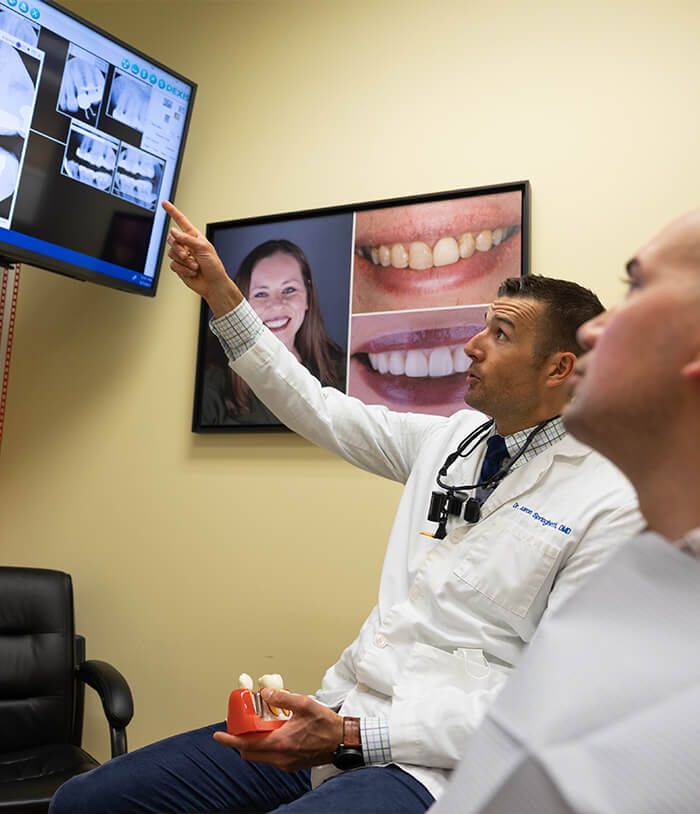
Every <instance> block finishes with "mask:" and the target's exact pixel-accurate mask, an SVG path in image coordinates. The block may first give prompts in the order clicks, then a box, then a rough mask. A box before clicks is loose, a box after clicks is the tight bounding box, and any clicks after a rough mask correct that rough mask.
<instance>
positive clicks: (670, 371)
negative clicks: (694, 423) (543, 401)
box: [564, 210, 700, 471]
mask: <svg viewBox="0 0 700 814" xmlns="http://www.w3.org/2000/svg"><path fill="white" fill-rule="evenodd" d="M627 273H628V276H629V293H628V295H627V297H626V298H625V300H624V301H623V302H622V303H621V304H620V305H618V306H617V307H616V308H614V309H613V310H611V311H608V312H606V313H604V314H601V315H600V316H598V317H596V318H595V319H593V320H591V321H590V322H587V323H585V324H584V325H582V326H581V328H580V329H579V342H580V344H581V345H582V346H583V347H584V348H587V349H588V352H587V353H586V354H585V355H584V356H583V357H581V358H580V359H579V360H578V361H577V365H576V373H575V375H574V378H573V385H572V395H573V399H572V401H571V403H570V404H569V405H568V406H567V408H566V410H565V412H564V420H565V422H566V425H567V427H568V428H569V429H570V430H571V432H572V433H573V434H574V435H576V436H577V437H578V438H580V439H581V440H582V441H584V442H586V443H588V444H590V445H591V446H593V447H595V448H596V449H598V450H599V451H600V452H602V453H604V454H606V455H608V456H609V457H610V458H611V459H612V460H613V461H614V462H615V463H617V464H618V465H620V466H622V467H623V468H625V471H629V465H630V463H632V465H634V462H635V461H639V462H640V463H641V462H642V461H646V463H647V464H648V462H649V460H650V457H651V455H652V452H651V450H650V447H649V444H650V443H651V444H653V441H654V439H655V438H659V437H660V436H661V433H662V432H663V430H664V427H665V428H667V429H668V428H669V427H671V426H674V424H675V423H677V422H678V420H679V416H681V415H684V414H688V413H692V410H693V409H694V408H693V407H692V404H693V401H692V396H693V392H694V390H695V389H696V388H697V386H698V384H697V378H696V379H695V380H693V378H692V377H688V375H687V373H688V371H689V370H690V369H691V366H692V365H693V361H694V360H696V363H697V360H698V359H699V358H700V210H699V211H697V212H695V213H692V214H691V215H688V216H686V217H684V218H682V219H680V220H679V221H676V222H675V223H673V224H671V226H669V227H667V229H665V230H664V231H663V232H662V233H661V234H660V235H659V236H658V237H657V238H655V239H654V240H653V241H651V243H649V244H647V245H646V246H645V247H644V248H642V249H641V250H640V251H639V252H638V253H637V255H636V256H635V257H634V259H632V260H630V262H629V263H628V264H627ZM684 408H690V409H689V410H688V409H686V410H685V412H684ZM688 452H689V453H690V450H688Z"/></svg>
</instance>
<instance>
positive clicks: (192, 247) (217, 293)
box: [163, 201, 243, 317]
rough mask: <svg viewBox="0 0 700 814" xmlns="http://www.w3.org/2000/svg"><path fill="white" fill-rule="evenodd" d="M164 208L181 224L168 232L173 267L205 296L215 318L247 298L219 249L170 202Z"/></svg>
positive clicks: (166, 202) (182, 278)
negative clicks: (226, 267)
mask: <svg viewBox="0 0 700 814" xmlns="http://www.w3.org/2000/svg"><path fill="white" fill-rule="evenodd" d="M163 209H165V211H166V212H167V213H168V215H170V217H171V218H172V219H173V220H174V221H175V223H177V225H178V226H179V227H180V228H179V229H175V228H173V227H171V229H170V232H169V233H168V244H169V246H170V249H169V251H168V257H169V258H170V260H171V262H170V268H171V269H172V270H173V271H174V272H175V274H177V275H178V277H179V278H180V279H181V280H182V282H183V283H184V284H185V285H186V286H187V287H188V288H191V289H192V291H194V292H196V293H197V294H199V295H200V297H204V299H205V300H206V301H207V303H208V304H209V307H210V308H211V310H212V312H213V314H214V316H215V317H220V316H223V315H224V314H227V313H228V312H229V311H231V310H232V309H233V308H235V307H236V306H237V305H239V303H241V302H242V301H243V295H242V294H241V292H240V290H239V289H238V286H237V285H236V284H235V283H234V282H233V280H232V279H231V278H230V277H229V276H228V274H227V273H226V269H225V268H224V264H223V263H222V262H221V258H220V257H219V255H218V254H217V253H216V249H215V248H214V247H213V246H212V244H211V243H210V242H209V241H208V240H207V239H206V237H204V235H203V234H202V233H201V232H200V231H199V229H197V228H195V227H194V226H193V225H192V224H191V223H190V222H189V220H187V218H186V217H185V216H184V215H183V214H182V212H180V210H179V209H177V207H175V206H173V204H171V203H170V202H169V201H164V202H163Z"/></svg>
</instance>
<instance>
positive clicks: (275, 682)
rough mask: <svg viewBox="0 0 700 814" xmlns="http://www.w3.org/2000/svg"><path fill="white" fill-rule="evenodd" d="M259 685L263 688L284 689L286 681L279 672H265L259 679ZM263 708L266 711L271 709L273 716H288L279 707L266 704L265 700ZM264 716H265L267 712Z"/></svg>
mask: <svg viewBox="0 0 700 814" xmlns="http://www.w3.org/2000/svg"><path fill="white" fill-rule="evenodd" d="M258 687H260V689H261V690H265V689H269V690H283V689H284V682H283V681H282V676H281V675H280V674H279V673H265V675H264V676H260V678H259V679H258ZM263 709H264V712H265V713H267V710H268V709H269V711H270V713H272V717H273V718H279V717H280V716H282V717H284V718H286V717H287V715H285V714H284V712H283V711H282V710H281V709H280V708H279V707H273V706H268V705H267V704H265V702H263ZM263 717H265V714H264V715H263Z"/></svg>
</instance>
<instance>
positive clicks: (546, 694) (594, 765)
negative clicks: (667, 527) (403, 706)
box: [430, 532, 700, 814]
mask: <svg viewBox="0 0 700 814" xmlns="http://www.w3.org/2000/svg"><path fill="white" fill-rule="evenodd" d="M699 620H700V561H699V560H696V559H694V558H693V557H692V555H689V554H687V553H685V552H682V551H679V550H678V549H676V548H675V547H674V546H672V545H671V544H670V543H668V542H667V541H666V540H664V539H663V538H661V537H659V536H658V535H656V534H652V533H650V532H648V533H646V534H643V535H640V536H639V537H638V538H637V539H634V540H631V541H629V542H628V543H627V544H626V545H624V546H622V548H621V549H620V550H619V551H618V552H616V554H615V555H614V556H613V557H611V558H610V560H609V561H608V562H606V563H605V564H604V565H603V567H602V568H601V569H600V570H599V571H598V572H597V573H596V574H594V575H593V576H592V577H591V579H590V580H588V581H587V584H586V585H584V587H583V588H582V589H581V590H580V591H579V592H577V593H576V595H575V596H573V597H572V598H571V600H570V601H569V602H567V603H565V604H564V605H563V607H561V608H558V609H556V610H554V611H553V612H552V613H551V614H549V613H548V614H547V616H546V617H545V619H544V620H543V623H542V626H541V627H540V629H539V630H538V632H537V635H536V636H535V639H534V641H533V642H532V644H531V646H530V647H529V648H528V650H527V652H526V653H525V654H524V655H523V658H522V660H521V661H520V663H519V664H518V667H517V669H516V670H515V671H514V673H513V675H512V677H511V679H510V680H509V682H508V685H507V686H506V687H505V689H504V690H503V693H502V694H501V695H500V696H499V698H498V699H497V700H496V702H495V704H494V705H493V707H492V708H491V709H490V710H489V712H488V713H487V715H486V718H485V720H484V722H483V724H482V727H481V728H480V729H479V730H478V731H477V733H476V734H475V735H474V737H473V738H472V741H471V743H470V744H469V745H468V747H467V750H466V753H465V755H464V757H463V759H462V762H461V763H460V765H459V767H458V769H457V770H456V771H455V773H454V776H453V778H452V780H451V782H450V783H449V785H448V787H447V789H446V791H445V793H444V795H443V796H442V798H441V799H440V800H439V801H438V802H437V804H436V805H435V806H434V807H433V808H431V809H430V814H666V813H667V812H668V814H698V811H700V772H699V771H698V743H699V742H700V717H699V716H700V647H698V621H699Z"/></svg>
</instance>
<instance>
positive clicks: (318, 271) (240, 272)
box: [192, 181, 530, 432]
mask: <svg viewBox="0 0 700 814" xmlns="http://www.w3.org/2000/svg"><path fill="white" fill-rule="evenodd" d="M529 215H530V185H529V182H528V181H519V182H517V183H511V184H503V185H498V186H487V187H478V188H473V189H460V190H453V191H450V192H441V193H434V194H430V195H418V196H412V197H407V198H394V199H391V200H382V201H371V202H367V203H360V204H350V205H347V206H337V207H327V208H324V209H316V210H308V211H302V212H291V213H285V214H282V215H270V216H263V217H255V218H245V219H241V220H231V221H220V222H217V223H210V224H208V225H207V237H208V238H209V240H211V242H212V243H213V244H214V246H215V248H216V250H217V252H218V253H219V255H220V256H221V259H222V260H223V263H224V265H225V266H226V269H227V270H228V273H229V274H230V276H231V277H232V278H233V279H234V280H235V281H236V283H237V284H238V286H239V288H241V290H242V291H243V294H244V295H245V296H246V297H247V299H248V300H249V302H250V303H251V305H252V306H253V308H254V310H255V311H256V312H257V313H258V314H259V316H260V317H261V319H262V320H263V322H264V323H265V325H266V326H267V327H268V328H269V329H270V330H271V331H272V332H273V333H274V334H275V335H276V336H277V337H278V339H279V340H280V341H282V342H284V343H285V344H286V345H287V347H288V348H290V350H292V351H293V352H295V353H296V355H297V356H298V357H299V359H300V360H301V362H302V363H303V364H304V365H305V366H306V367H307V368H308V369H309V370H310V371H311V372H312V373H313V375H315V376H316V377H318V378H319V379H320V380H321V382H322V383H323V384H324V385H329V386H333V387H337V388H338V389H340V390H342V391H344V392H347V393H349V394H350V395H353V396H356V397H357V398H359V399H361V400H362V401H364V402H365V403H367V404H384V405H386V406H387V407H389V408H390V409H392V410H398V411H402V412H407V411H412V412H425V413H433V414H435V415H451V414H452V413H454V412H455V411H456V410H460V409H463V408H464V407H465V405H464V400H463V395H464V388H465V384H464V371H465V370H466V368H467V367H468V359H467V357H466V356H465V354H464V351H463V346H464V343H465V342H466V341H467V340H468V339H469V338H470V337H471V336H473V335H474V334H475V333H478V332H479V331H480V330H481V329H482V327H483V322H484V311H485V309H486V306H487V305H488V303H490V302H491V301H492V300H493V299H494V297H495V296H496V291H497V289H498V286H499V285H500V284H501V283H502V282H503V280H505V279H506V278H507V277H517V276H520V275H521V274H527V272H528V265H529V239H528V238H529ZM210 319H211V312H210V311H209V308H208V306H207V304H206V303H205V302H204V301H202V306H201V311H200V324H199V345H198V354H197V372H196V381H195V398H194V413H193V420H192V429H193V431H195V432H221V431H231V430H236V429H241V428H245V429H252V428H267V429H269V428H279V427H281V426H282V425H281V424H280V422H279V421H278V420H277V419H276V418H275V416H274V415H273V414H272V413H271V412H270V411H269V410H267V408H266V407H265V406H264V405H263V404H261V403H260V402H259V401H258V400H257V399H256V397H255V396H254V394H253V393H251V392H250V390H249V389H248V388H247V386H246V385H245V383H244V382H242V381H241V380H240V378H239V377H238V376H236V375H235V374H234V373H233V371H232V370H231V369H230V368H229V367H228V364H227V361H226V357H225V355H224V353H223V351H222V350H221V348H220V347H219V343H218V340H217V339H216V338H215V337H214V335H213V334H212V333H211V331H210V330H209V320H210Z"/></svg>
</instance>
